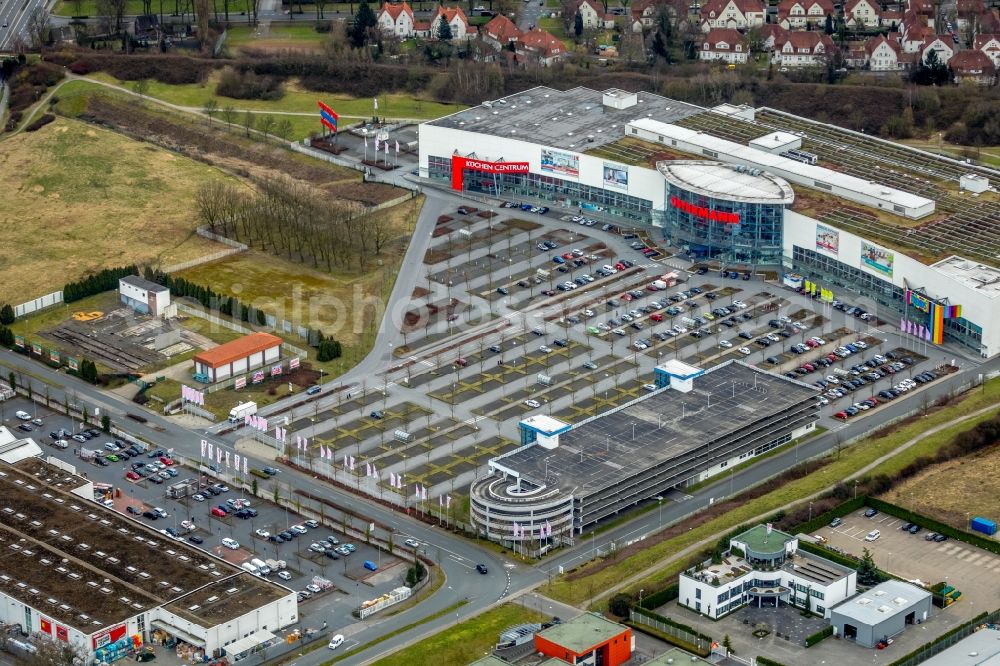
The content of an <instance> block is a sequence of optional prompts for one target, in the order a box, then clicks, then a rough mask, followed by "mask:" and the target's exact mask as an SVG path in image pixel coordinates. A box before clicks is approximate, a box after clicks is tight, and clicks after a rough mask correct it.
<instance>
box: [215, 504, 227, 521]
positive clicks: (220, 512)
mask: <svg viewBox="0 0 1000 666" xmlns="http://www.w3.org/2000/svg"><path fill="white" fill-rule="evenodd" d="M212 515H213V516H216V517H217V518H225V517H226V512H225V511H223V510H222V509H220V508H219V507H217V506H215V507H212Z"/></svg>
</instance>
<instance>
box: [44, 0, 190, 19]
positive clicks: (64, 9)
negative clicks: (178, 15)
mask: <svg viewBox="0 0 1000 666" xmlns="http://www.w3.org/2000/svg"><path fill="white" fill-rule="evenodd" d="M169 6H170V7H171V9H172V8H173V3H170V5H169ZM158 8H159V5H158V4H154V5H153V9H154V10H156V9H158ZM166 8H167V3H164V11H165V12H166ZM142 9H143V5H142V0H125V12H124V15H125V16H135V15H136V14H141V13H142ZM52 14H53V15H55V16H97V15H98V14H99V12H98V11H97V0H59V1H58V2H56V5H55V7H53V8H52Z"/></svg>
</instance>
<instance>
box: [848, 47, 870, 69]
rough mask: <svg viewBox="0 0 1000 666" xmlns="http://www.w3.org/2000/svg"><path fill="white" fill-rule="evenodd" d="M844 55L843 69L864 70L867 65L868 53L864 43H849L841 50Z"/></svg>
mask: <svg viewBox="0 0 1000 666" xmlns="http://www.w3.org/2000/svg"><path fill="white" fill-rule="evenodd" d="M841 51H842V53H843V54H844V67H847V68H849V69H864V68H865V66H866V65H867V64H868V52H867V51H865V43H864V42H857V41H850V42H847V43H846V44H844V47H843V48H842V49H841Z"/></svg>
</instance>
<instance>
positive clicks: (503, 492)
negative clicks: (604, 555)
mask: <svg viewBox="0 0 1000 666" xmlns="http://www.w3.org/2000/svg"><path fill="white" fill-rule="evenodd" d="M655 381H656V384H657V386H658V389H657V390H656V391H655V392H652V393H649V394H647V395H644V396H642V397H640V398H638V399H636V400H633V401H632V402H630V403H627V404H625V405H622V406H621V407H618V408H616V409H614V410H611V411H609V412H606V413H603V414H599V415H596V416H594V417H592V418H590V419H587V420H585V421H583V422H581V423H578V424H572V425H571V424H567V423H562V422H561V421H558V420H557V419H554V418H552V417H549V416H545V415H537V416H531V417H528V418H526V419H524V420H523V421H521V433H522V444H523V446H521V447H520V448H518V449H515V450H514V451H511V452H510V453H507V454H504V455H502V456H499V457H497V458H494V459H492V460H491V461H490V462H489V466H488V473H487V474H486V475H485V476H483V477H480V478H478V479H476V480H475V481H474V482H473V484H472V488H471V519H472V522H473V524H474V525H475V526H476V527H477V529H478V530H479V532H480V534H481V535H482V536H483V537H485V538H488V539H491V540H494V541H498V542H501V543H503V544H505V545H508V546H512V547H514V546H517V547H523V548H524V549H525V550H526V551H529V552H537V551H539V550H543V549H545V548H546V546H549V545H553V544H557V543H559V542H561V541H571V540H572V539H573V538H574V535H579V534H581V533H582V532H583V530H584V529H586V528H588V527H590V526H592V525H594V524H596V523H598V522H599V521H601V520H605V519H607V518H611V517H614V516H616V515H619V514H620V513H622V512H625V511H628V510H630V509H631V508H633V507H635V506H637V505H639V504H640V503H643V502H646V501H648V500H651V499H655V498H656V497H657V496H660V495H661V494H662V493H665V492H667V491H668V490H670V489H672V488H684V487H685V486H687V485H691V484H694V483H698V482H700V481H703V480H705V479H707V478H710V477H711V476H714V475H716V474H719V473H720V472H723V471H725V469H726V468H727V467H728V466H730V465H737V464H739V463H740V462H742V461H745V460H749V459H751V458H753V457H755V456H758V455H760V454H762V453H764V452H766V451H769V450H771V449H772V448H774V447H776V446H779V445H781V444H784V443H786V442H789V441H791V440H792V439H795V438H798V437H801V436H802V435H804V434H806V433H808V432H810V431H812V430H813V428H814V427H815V422H816V419H817V410H818V407H819V403H818V395H817V394H818V392H817V389H816V388H815V387H812V386H808V385H806V384H803V383H801V382H798V381H795V380H791V379H788V378H786V377H782V376H777V375H774V374H771V373H768V372H764V371H762V370H759V369H757V368H755V367H753V366H751V365H748V364H745V363H743V362H740V361H730V362H727V363H723V364H721V365H718V366H716V367H714V368H712V369H710V370H705V371H703V370H701V369H699V368H695V367H693V366H689V365H686V364H684V363H681V362H679V361H668V362H667V363H665V364H663V365H661V366H658V367H657V368H656V371H655Z"/></svg>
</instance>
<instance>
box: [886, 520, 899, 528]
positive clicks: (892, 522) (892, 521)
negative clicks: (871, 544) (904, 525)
mask: <svg viewBox="0 0 1000 666" xmlns="http://www.w3.org/2000/svg"><path fill="white" fill-rule="evenodd" d="M901 522H903V521H901V520H890V521H889V522H888V523H886V525H885V526H886V527H895V526H896V525H899V524H900V523H901Z"/></svg>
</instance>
